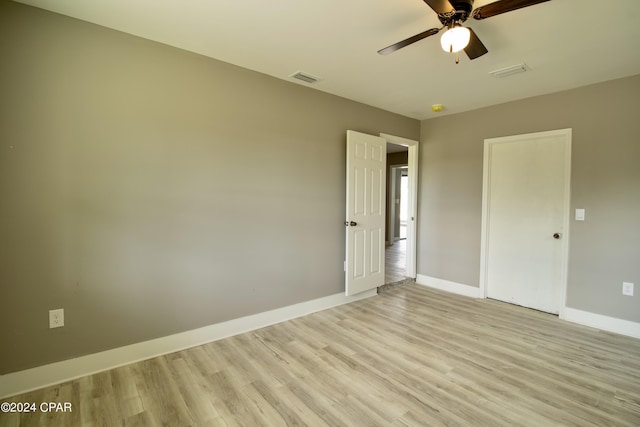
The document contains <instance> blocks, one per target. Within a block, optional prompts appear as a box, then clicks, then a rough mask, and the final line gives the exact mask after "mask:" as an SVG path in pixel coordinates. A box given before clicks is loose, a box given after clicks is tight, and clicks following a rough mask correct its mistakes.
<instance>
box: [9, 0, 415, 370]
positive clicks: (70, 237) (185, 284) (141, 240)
mask: <svg viewBox="0 0 640 427" xmlns="http://www.w3.org/2000/svg"><path fill="white" fill-rule="evenodd" d="M0 62H1V63H2V66H1V67H0V84H1V87H0V93H1V97H0V286H1V287H2V289H1V292H2V295H1V297H0V324H1V325H3V326H2V328H1V329H0V346H1V347H2V351H0V374H3V373H7V372H12V371H16V370H20V369H25V368H30V367H33V366H37V365H41V364H45V363H49V362H54V361H59V360H63V359H67V358H71V357H74V356H79V355H83V354H88V353H93V352H97V351H101V350H106V349H109V348H115V347H118V346H123V345H126V344H131V343H135V342H140V341H143V340H148V339H152V338H156V337H160V336H166V335H169V334H172V333H177V332H181V331H185V330H189V329H193V328H197V327H201V326H205V325H209V324H214V323H217V322H221V321H225V320H229V319H232V318H237V317H240V316H244V315H248V314H253V313H258V312H262V311H265V310H269V309H273V308H277V307H283V306H287V305H290V304H294V303H298V302H302V301H307V300H311V299H314V298H319V297H323V296H327V295H332V294H335V293H339V292H343V291H344V273H343V259H344V227H343V225H342V223H343V221H344V211H345V171H344V170H345V131H346V130H347V129H353V130H357V131H361V132H366V133H371V134H378V133H379V132H385V133H388V134H394V135H399V136H403V137H406V138H411V139H417V138H418V137H419V132H420V131H419V129H420V123H419V121H417V120H413V119H409V118H406V117H402V116H399V115H395V114H391V113H389V112H385V111H382V110H378V109H375V108H372V107H368V106H365V105H362V104H358V103H355V102H351V101H348V100H345V99H342V98H339V97H336V96H332V95H328V94H325V93H322V92H319V91H316V90H313V89H309V88H307V87H303V86H301V85H297V84H294V83H288V82H285V81H282V80H278V79H275V78H272V77H268V76H265V75H262V74H258V73H255V72H252V71H249V70H246V69H242V68H238V67H235V66H231V65H229V64H225V63H222V62H219V61H215V60H212V59H208V58H205V57H202V56H198V55H195V54H191V53H187V52H184V51H181V50H178V49H175V48H171V47H168V46H165V45H162V44H158V43H153V42H150V41H147V40H144V39H140V38H136V37H133V36H130V35H126V34H123V33H119V32H116V31H112V30H108V29H105V28H102V27H98V26H95V25H92V24H88V23H84V22H81V21H77V20H73V19H70V18H66V17H63V16H60V15H55V14H52V13H49V12H45V11H42V10H38V9H34V8H30V7H28V6H24V5H20V4H15V3H8V2H6V1H0ZM292 71H295V70H292ZM53 308H64V309H65V316H66V319H65V320H66V326H65V327H64V328H60V329H53V330H49V329H48V310H49V309H53Z"/></svg>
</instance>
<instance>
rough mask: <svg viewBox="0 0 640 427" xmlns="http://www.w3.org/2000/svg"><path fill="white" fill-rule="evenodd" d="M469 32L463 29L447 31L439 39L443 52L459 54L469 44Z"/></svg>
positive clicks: (455, 28) (456, 28) (454, 28)
mask: <svg viewBox="0 0 640 427" xmlns="http://www.w3.org/2000/svg"><path fill="white" fill-rule="evenodd" d="M470 38H471V31H469V29H468V28H465V27H453V28H450V29H448V30H447V31H446V32H445V33H444V34H443V35H442V38H440V44H441V45H442V49H443V50H444V51H445V52H459V51H461V50H462V49H464V48H465V47H467V45H468V44H469V39H470Z"/></svg>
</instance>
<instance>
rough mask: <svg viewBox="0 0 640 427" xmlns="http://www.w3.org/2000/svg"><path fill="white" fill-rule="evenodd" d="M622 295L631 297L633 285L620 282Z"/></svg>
mask: <svg viewBox="0 0 640 427" xmlns="http://www.w3.org/2000/svg"><path fill="white" fill-rule="evenodd" d="M622 295H628V296H630V297H632V296H633V283H629V282H622Z"/></svg>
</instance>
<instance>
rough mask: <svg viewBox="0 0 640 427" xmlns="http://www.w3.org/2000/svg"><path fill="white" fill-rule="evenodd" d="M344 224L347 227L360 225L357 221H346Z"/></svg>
mask: <svg viewBox="0 0 640 427" xmlns="http://www.w3.org/2000/svg"><path fill="white" fill-rule="evenodd" d="M344 225H346V226H347V227H355V226H356V225H358V223H357V222H355V221H345V222H344Z"/></svg>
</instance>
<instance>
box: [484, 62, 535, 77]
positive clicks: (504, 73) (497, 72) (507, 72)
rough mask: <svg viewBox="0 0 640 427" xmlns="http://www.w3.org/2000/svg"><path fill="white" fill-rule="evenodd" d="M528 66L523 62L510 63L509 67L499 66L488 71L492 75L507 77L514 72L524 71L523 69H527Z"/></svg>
mask: <svg viewBox="0 0 640 427" xmlns="http://www.w3.org/2000/svg"><path fill="white" fill-rule="evenodd" d="M529 70H530V68H529V67H528V66H527V64H525V63H524V62H523V63H522V64H518V65H512V66H511V67H507V68H501V69H499V70H494V71H490V72H489V74H491V75H492V76H493V77H508V76H512V75H514V74H519V73H524V72H525V71H529Z"/></svg>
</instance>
